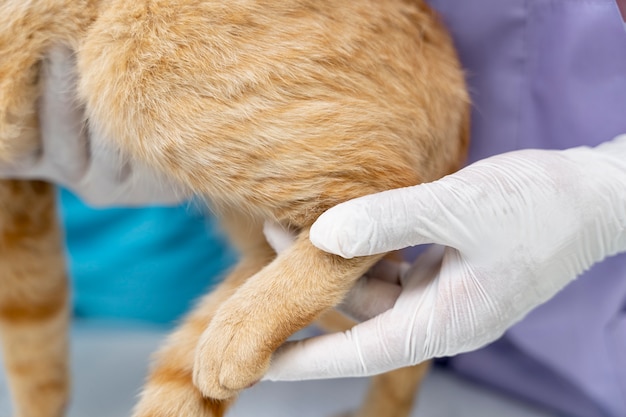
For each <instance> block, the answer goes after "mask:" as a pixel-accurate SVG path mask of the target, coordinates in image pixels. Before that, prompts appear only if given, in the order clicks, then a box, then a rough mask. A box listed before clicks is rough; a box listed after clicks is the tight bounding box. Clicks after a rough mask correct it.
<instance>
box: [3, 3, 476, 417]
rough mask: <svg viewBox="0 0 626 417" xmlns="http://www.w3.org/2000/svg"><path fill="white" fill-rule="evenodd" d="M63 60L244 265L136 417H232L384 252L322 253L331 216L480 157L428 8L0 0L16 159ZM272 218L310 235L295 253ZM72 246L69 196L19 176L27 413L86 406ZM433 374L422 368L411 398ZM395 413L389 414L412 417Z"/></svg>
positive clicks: (22, 383)
mask: <svg viewBox="0 0 626 417" xmlns="http://www.w3.org/2000/svg"><path fill="white" fill-rule="evenodd" d="M54 48H67V49H68V50H70V51H72V53H73V54H74V56H75V59H76V77H77V79H78V83H77V90H76V103H77V105H81V106H84V108H85V112H86V117H87V122H86V123H87V125H88V128H89V129H90V131H92V132H97V133H99V135H97V136H98V137H102V138H108V140H107V142H106V146H109V147H111V148H114V149H117V150H119V151H120V152H122V154H123V155H125V156H127V157H128V158H130V159H132V160H133V161H134V162H136V163H138V164H144V165H147V166H149V167H150V168H151V169H153V170H155V171H158V172H160V173H162V174H164V175H167V176H169V177H171V178H172V179H174V180H176V181H178V182H180V184H182V185H183V186H185V187H187V188H188V189H189V190H191V191H193V192H194V193H195V194H197V195H199V196H203V197H206V198H207V200H210V202H211V206H212V207H213V210H214V211H215V213H216V215H217V216H219V217H220V218H221V221H222V224H223V225H224V229H225V230H226V232H227V233H228V235H229V236H230V238H231V241H232V243H233V244H234V245H235V246H236V247H237V248H238V249H239V251H240V253H241V257H240V262H239V263H238V264H237V265H236V266H235V268H234V269H233V271H232V272H231V273H230V274H229V275H228V276H227V278H226V279H225V280H224V282H223V283H222V284H221V285H220V286H219V287H218V288H217V289H216V290H214V291H213V292H212V293H210V294H208V295H206V296H205V298H204V299H202V300H201V301H200V302H199V303H198V305H197V307H196V308H195V310H194V311H193V312H192V313H190V314H189V316H188V317H187V319H186V320H185V322H184V323H183V324H182V325H181V326H180V327H179V328H178V329H177V330H176V331H175V332H174V333H173V334H172V335H171V336H170V337H169V339H168V341H167V343H165V345H164V346H163V347H162V349H160V351H159V352H158V354H157V355H156V358H155V362H154V364H153V368H152V371H151V373H150V375H149V377H148V379H147V382H146V385H145V388H144V390H143V392H142V395H141V398H140V400H139V403H138V404H137V406H136V408H135V410H134V413H133V416H134V417H175V416H184V417H216V416H222V415H223V414H224V412H225V410H226V409H227V407H228V405H229V404H230V403H231V402H232V401H233V399H234V398H235V397H236V394H237V393H238V392H239V391H240V390H241V389H243V388H246V387H248V386H250V385H251V384H253V383H255V382H256V381H258V380H259V379H260V378H261V376H262V375H263V373H264V371H265V370H266V369H267V367H268V364H269V361H270V357H271V354H272V352H273V351H274V350H275V349H276V348H277V347H278V346H279V345H280V344H281V343H283V342H284V341H285V339H286V338H287V337H289V336H290V335H291V334H293V333H294V332H296V331H297V330H299V329H301V328H303V327H305V326H307V325H308V324H310V323H311V322H312V321H314V320H315V319H316V318H317V317H319V316H320V315H321V314H322V313H323V312H325V311H327V310H328V309H330V308H332V307H333V306H335V305H337V304H338V303H339V302H340V301H341V299H342V297H343V296H344V295H345V294H346V292H347V291H348V290H349V288H350V287H351V286H352V285H353V283H354V282H355V280H357V279H358V277H359V276H361V275H362V274H363V273H364V272H365V271H367V269H368V268H370V267H371V266H372V265H373V264H374V263H375V262H376V261H377V260H379V259H380V258H381V256H382V255H380V256H369V257H361V258H355V259H343V258H341V257H338V256H334V255H330V254H327V253H324V252H322V251H320V250H318V249H316V248H315V247H314V246H312V245H311V243H310V242H309V239H308V230H309V227H310V225H311V224H312V223H313V222H314V220H315V219H316V218H317V217H318V216H319V214H321V213H322V212H323V211H324V210H326V209H328V208H330V207H332V206H334V205H336V204H338V203H340V202H342V201H345V200H348V199H351V198H354V197H358V196H362V195H364V194H370V193H374V192H379V191H383V190H387V189H392V188H398V187H405V186H410V185H414V184H418V183H420V182H424V181H431V180H435V179H437V178H439V177H441V176H443V175H445V174H448V173H450V172H452V171H454V170H456V169H457V168H458V167H459V166H460V164H461V163H462V160H463V158H464V155H465V152H466V149H467V145H468V123H469V98H468V95H467V92H466V87H465V84H464V79H463V73H462V70H461V68H460V65H459V63H458V60H457V57H456V55H455V51H454V49H453V46H452V43H451V41H450V38H449V36H448V35H447V33H446V31H445V29H444V28H443V26H442V24H441V23H440V22H439V20H438V18H437V16H436V15H435V14H434V13H433V12H431V11H430V9H429V8H428V7H427V6H426V5H425V4H424V3H423V2H422V1H420V0H351V1H328V0H311V1H305V0H283V1H263V0H235V1H228V2H223V1H213V0H134V1H125V0H0V163H7V162H11V161H14V160H16V159H17V158H20V157H21V156H22V155H24V154H25V153H28V152H32V151H33V150H36V149H37V148H38V147H39V146H40V144H39V128H38V119H37V99H38V96H39V94H40V91H41V85H42V82H44V81H45V77H42V76H41V71H42V68H44V67H45V65H46V54H48V53H49V51H50V50H51V49H54ZM390 215H393V213H390ZM267 220H272V221H276V222H279V223H281V224H283V225H285V226H286V227H289V228H291V229H293V230H297V231H298V236H297V239H296V242H295V244H294V245H293V246H292V247H291V248H290V249H288V250H286V251H285V252H283V253H281V254H280V255H278V256H277V255H276V254H275V253H274V252H273V250H272V249H271V248H270V247H269V246H268V244H267V242H266V241H265V238H264V236H263V234H262V224H263V222H264V221H267ZM60 242H61V239H60V237H59V228H58V225H57V224H56V221H55V213H54V194H53V191H52V187H51V186H49V185H47V184H44V183H39V182H34V181H8V180H3V181H0V258H1V259H0V330H1V331H2V338H1V340H2V347H3V352H4V361H5V365H6V370H7V373H8V378H9V381H10V387H11V390H12V398H13V400H14V409H15V410H16V416H17V417H60V416H62V415H63V413H64V407H65V405H66V403H67V398H68V386H69V382H68V375H67V358H66V355H67V352H66V351H67V326H68V324H67V323H68V296H67V288H66V287H67V284H66V279H65V266H64V264H63V256H62V252H63V251H62V247H61V243H60ZM423 369H424V367H421V368H420V367H418V368H417V369H412V370H409V371H408V372H409V373H410V374H411V375H414V376H416V377H415V378H413V379H415V382H414V383H412V386H414V385H417V384H418V383H419V379H420V378H421V373H422V371H423ZM401 372H404V371H401ZM382 378H383V379H380V378H379V380H378V381H379V382H380V381H384V380H385V377H382ZM389 378H390V379H394V378H395V377H394V376H393V373H392V374H390V375H389ZM409 379H410V378H409ZM396 380H397V379H396ZM375 385H376V384H375ZM374 389H375V390H376V388H374ZM411 389H412V388H411ZM380 392H381V391H379V393H380ZM411 395H412V394H411V393H409V396H411ZM385 397H386V396H385V395H382V396H381V395H379V396H378V398H379V399H380V398H385ZM370 398H376V396H374V397H370ZM380 401H382V400H380ZM409 401H410V399H409ZM366 404H367V403H366ZM377 404H378V402H377ZM390 407H391V408H390V409H387V410H386V411H377V414H371V415H376V416H378V417H391V416H400V415H406V413H408V411H406V410H405V411H402V410H400V408H402V407H400V408H398V409H395V410H393V409H392V408H393V406H390ZM366 408H367V407H366ZM404 408H406V407H404ZM398 410H400V411H398ZM370 413H371V407H370ZM381 413H382V414H381ZM394 413H395V414H394ZM357 415H359V416H366V415H368V414H367V410H366V411H363V410H361V411H360V412H359V414H357Z"/></svg>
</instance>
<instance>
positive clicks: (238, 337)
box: [193, 318, 272, 399]
mask: <svg viewBox="0 0 626 417" xmlns="http://www.w3.org/2000/svg"><path fill="white" fill-rule="evenodd" d="M255 330H257V329H255V328H254V326H250V325H248V326H246V325H242V324H241V323H233V322H232V321H231V320H220V319H217V318H214V319H213V321H212V322H211V324H210V325H209V327H208V328H207V330H206V331H205V332H204V334H203V335H202V337H201V338H200V342H199V343H198V345H197V347H196V356H195V362H194V367H193V381H194V384H195V385H196V387H197V388H198V389H199V390H200V392H202V394H204V395H205V396H206V397H210V398H215V399H228V398H231V397H233V396H235V395H236V394H237V392H239V391H240V390H242V389H244V388H249V387H251V386H252V385H254V384H255V383H257V382H258V381H259V380H260V379H261V377H262V376H263V374H264V373H265V372H266V371H267V368H268V367H269V363H270V358H271V353H272V350H271V349H268V347H267V340H266V339H267V335H265V336H264V335H263V334H259V333H257V332H256V331H255Z"/></svg>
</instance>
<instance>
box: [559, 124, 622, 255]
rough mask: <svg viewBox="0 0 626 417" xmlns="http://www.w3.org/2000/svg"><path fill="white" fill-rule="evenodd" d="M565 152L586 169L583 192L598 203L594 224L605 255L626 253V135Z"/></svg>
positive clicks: (593, 201)
mask: <svg viewBox="0 0 626 417" xmlns="http://www.w3.org/2000/svg"><path fill="white" fill-rule="evenodd" d="M565 153H567V154H568V155H569V156H570V157H573V159H574V161H575V162H576V163H577V165H578V166H580V167H581V171H583V178H582V179H583V183H584V184H586V186H584V185H582V184H581V193H585V194H586V195H587V196H590V197H589V198H588V199H589V200H590V204H593V205H595V206H596V210H593V212H594V213H595V219H594V223H595V224H596V226H597V230H598V232H599V234H601V235H603V236H604V249H605V256H611V255H614V254H616V253H620V252H626V134H623V135H620V136H617V137H615V138H614V139H613V140H610V141H607V142H604V143H602V144H600V145H598V146H596V147H594V148H582V147H581V148H572V149H570V150H567V151H565ZM580 197H581V198H584V197H586V196H585V195H584V194H581V196H580Z"/></svg>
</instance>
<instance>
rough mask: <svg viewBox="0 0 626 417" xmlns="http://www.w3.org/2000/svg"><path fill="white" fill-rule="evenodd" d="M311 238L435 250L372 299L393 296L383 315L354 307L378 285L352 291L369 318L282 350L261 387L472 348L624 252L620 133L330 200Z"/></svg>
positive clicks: (326, 243) (330, 247)
mask: <svg viewBox="0 0 626 417" xmlns="http://www.w3.org/2000/svg"><path fill="white" fill-rule="evenodd" d="M311 241H312V242H313V243H314V244H315V245H316V246H318V247H319V248H321V249H323V250H325V251H328V252H332V253H335V254H338V255H341V256H343V257H346V258H350V257H354V256H362V255H369V254H374V253H380V252H385V251H390V250H394V249H400V248H404V247H408V246H412V245H420V244H428V243H435V244H437V245H435V246H432V247H431V248H429V249H428V250H427V251H426V253H425V254H423V255H422V256H420V257H419V258H418V260H417V261H416V262H415V264H414V265H413V266H412V267H411V268H410V269H409V270H408V271H407V272H406V273H403V274H401V277H400V279H399V281H398V282H397V283H396V285H395V287H396V289H397V291H395V292H394V291H391V290H389V291H384V292H381V297H384V296H387V297H391V298H390V299H388V300H386V301H381V302H379V303H378V304H379V305H382V306H384V305H387V306H393V307H392V308H391V309H389V310H387V311H372V308H371V307H369V306H368V305H362V304H361V305H360V307H359V302H358V300H359V299H360V300H368V299H371V298H373V297H375V294H372V293H371V290H370V289H371V288H374V287H378V288H380V286H381V285H382V281H381V282H379V283H378V284H377V285H375V286H374V285H370V284H368V283H360V284H359V285H358V286H357V287H356V289H355V290H353V291H352V292H351V294H350V297H351V301H350V302H349V303H348V305H349V306H351V307H352V308H353V309H355V308H357V309H358V308H360V309H361V310H368V309H369V310H370V311H367V312H366V313H365V314H363V311H361V314H359V311H356V313H357V314H356V315H357V316H358V315H361V316H363V315H370V316H372V315H374V318H372V319H370V320H369V321H365V322H363V323H361V324H359V325H357V326H355V327H354V328H353V329H352V330H350V331H347V332H344V333H336V334H330V335H324V336H320V337H316V338H312V339H308V340H304V341H298V342H288V343H287V344H285V345H284V346H282V347H281V348H280V349H279V350H278V351H277V352H276V353H275V355H274V358H273V361H272V365H271V368H270V369H269V371H268V373H267V375H266V376H265V378H264V379H268V380H302V379H314V378H333V377H349V376H366V375H373V374H377V373H381V372H385V371H389V370H392V369H395V368H399V367H403V366H408V365H413V364H416V363H419V362H422V361H424V360H427V359H430V358H434V357H441V356H450V355H455V354H457V353H461V352H466V351H470V350H473V349H476V348H479V347H481V346H483V345H485V344H487V343H489V342H492V341H494V340H495V339H497V338H498V337H500V336H501V335H502V334H503V333H504V331H506V329H507V328H509V327H510V326H512V325H513V324H514V323H516V322H518V321H519V320H521V319H522V318H523V317H524V316H525V315H526V313H528V312H529V311H530V310H531V309H533V308H534V307H536V306H538V305H539V304H541V303H543V302H545V301H546V300H548V299H549V298H551V297H552V296H554V295H555V294H556V293H557V292H558V291H559V290H560V289H562V288H563V287H564V286H565V285H567V284H568V283H569V282H570V281H572V280H574V279H575V278H576V276H577V275H579V274H580V273H582V272H583V271H585V270H586V269H587V268H589V267H590V266H591V265H593V264H594V263H595V262H598V261H600V260H602V259H604V258H606V257H607V256H610V255H613V254H616V253H619V252H623V251H626V135H624V136H621V137H618V138H616V139H615V140H613V141H611V142H607V143H605V144H603V145H601V146H598V147H596V148H586V147H585V148H583V147H581V148H573V149H569V150H565V151H545V150H524V151H515V152H510V153H506V154H502V155H498V156H494V157H491V158H488V159H484V160H482V161H479V162H476V163H474V164H472V165H470V166H468V167H467V168H465V169H463V170H461V171H459V172H457V173H455V174H452V175H449V176H447V177H445V178H443V179H441V180H439V181H435V182H432V183H428V184H423V185H418V186H415V187H409V188H404V189H398V190H392V191H387V192H383V193H380V194H375V195H370V196H366V197H363V198H358V199H355V200H352V201H349V202H346V203H344V204H340V205H338V206H336V207H334V208H332V209H330V210H328V211H327V212H326V213H324V214H323V215H322V216H320V218H319V219H318V220H317V222H316V223H315V224H314V225H313V227H312V229H311ZM371 278H372V277H369V279H368V280H369V281H370V282H371V281H372V279H371ZM386 285H388V286H392V284H391V283H388V282H387V283H386ZM394 294H395V295H394ZM394 297H395V298H394ZM355 300H356V301H355ZM377 313H378V315H376V314H377Z"/></svg>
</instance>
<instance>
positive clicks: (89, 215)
mask: <svg viewBox="0 0 626 417" xmlns="http://www.w3.org/2000/svg"><path fill="white" fill-rule="evenodd" d="M59 202H60V216H61V219H62V223H63V224H64V225H65V234H66V243H67V246H66V247H67V250H68V256H67V258H68V267H69V272H70V277H71V280H72V283H73V297H74V313H75V316H76V317H79V318H83V317H86V318H97V319H125V320H139V321H147V322H152V323H158V324H172V323H173V322H175V321H176V320H177V319H179V318H180V316H181V315H182V314H183V313H185V312H187V311H188V310H189V308H190V307H191V306H192V305H193V302H194V300H196V299H197V298H198V297H200V296H201V295H202V294H204V293H206V292H207V291H208V290H209V289H210V288H211V286H213V285H214V284H215V283H217V282H219V279H220V278H221V277H222V276H223V275H224V273H225V272H226V270H227V269H228V268H229V267H230V266H231V265H232V264H233V263H234V262H235V260H236V255H235V252H234V251H233V250H232V249H231V248H229V246H228V244H227V242H226V240H225V238H224V237H223V236H222V235H221V234H220V232H219V229H218V227H217V225H216V223H215V220H214V219H213V218H211V217H210V215H209V214H207V213H206V212H205V211H204V210H202V209H201V208H200V207H199V206H198V205H196V204H194V203H187V204H184V205H181V206H178V207H147V208H138V209H120V208H116V209H93V208H90V207H88V206H86V205H85V204H83V203H82V202H81V201H80V200H79V199H78V198H77V197H75V196H74V195H72V194H71V193H69V192H68V191H65V190H61V191H60V199H59Z"/></svg>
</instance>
